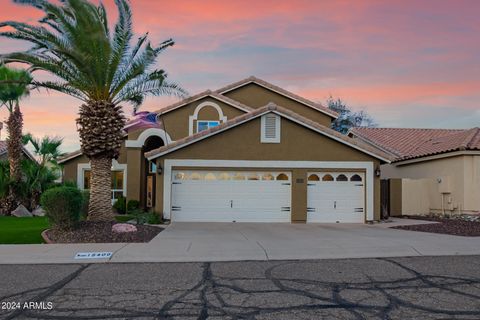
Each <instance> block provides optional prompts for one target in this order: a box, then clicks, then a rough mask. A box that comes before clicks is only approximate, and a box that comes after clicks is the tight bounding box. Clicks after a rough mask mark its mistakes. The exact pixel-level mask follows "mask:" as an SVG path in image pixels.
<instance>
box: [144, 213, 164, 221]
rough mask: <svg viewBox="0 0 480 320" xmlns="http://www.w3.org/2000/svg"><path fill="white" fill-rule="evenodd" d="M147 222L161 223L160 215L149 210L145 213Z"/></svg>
mask: <svg viewBox="0 0 480 320" xmlns="http://www.w3.org/2000/svg"><path fill="white" fill-rule="evenodd" d="M147 223H149V224H160V223H162V218H160V215H159V214H158V213H155V212H153V211H152V212H149V213H147Z"/></svg>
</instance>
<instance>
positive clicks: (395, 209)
mask: <svg viewBox="0 0 480 320" xmlns="http://www.w3.org/2000/svg"><path fill="white" fill-rule="evenodd" d="M401 215H402V179H390V216H392V217H398V216H401Z"/></svg>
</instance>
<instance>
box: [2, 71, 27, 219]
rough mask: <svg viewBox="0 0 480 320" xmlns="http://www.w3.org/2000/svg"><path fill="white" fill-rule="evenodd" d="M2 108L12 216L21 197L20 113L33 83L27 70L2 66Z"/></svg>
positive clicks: (9, 206)
mask: <svg viewBox="0 0 480 320" xmlns="http://www.w3.org/2000/svg"><path fill="white" fill-rule="evenodd" d="M0 81H4V82H2V83H0V107H3V106H5V107H6V108H7V109H8V112H9V116H8V120H7V132H8V139H7V151H8V161H9V165H10V170H9V172H10V178H9V179H10V182H11V183H10V186H9V194H8V196H7V199H6V201H5V202H6V203H5V206H6V209H7V210H6V211H7V214H10V212H11V211H12V210H14V209H15V208H16V207H17V205H18V204H19V196H18V192H17V191H16V189H17V188H18V185H19V183H20V180H21V178H22V168H21V160H22V152H23V151H22V129H23V116H22V112H21V111H20V104H19V102H20V99H21V98H22V97H24V96H26V95H28V93H29V90H28V86H29V85H30V84H31V82H32V76H31V75H30V73H29V72H27V71H25V70H17V69H12V68H8V67H6V66H3V65H2V66H0Z"/></svg>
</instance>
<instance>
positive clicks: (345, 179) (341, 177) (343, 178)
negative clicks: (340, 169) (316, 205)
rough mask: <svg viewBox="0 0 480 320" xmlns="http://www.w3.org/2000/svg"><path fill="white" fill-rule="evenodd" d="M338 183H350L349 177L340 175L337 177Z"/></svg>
mask: <svg viewBox="0 0 480 320" xmlns="http://www.w3.org/2000/svg"><path fill="white" fill-rule="evenodd" d="M337 181H348V178H347V176H346V175H344V174H339V175H338V176H337Z"/></svg>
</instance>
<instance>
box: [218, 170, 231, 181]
mask: <svg viewBox="0 0 480 320" xmlns="http://www.w3.org/2000/svg"><path fill="white" fill-rule="evenodd" d="M218 180H230V175H229V174H228V173H226V172H222V173H220V175H219V176H218Z"/></svg>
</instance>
